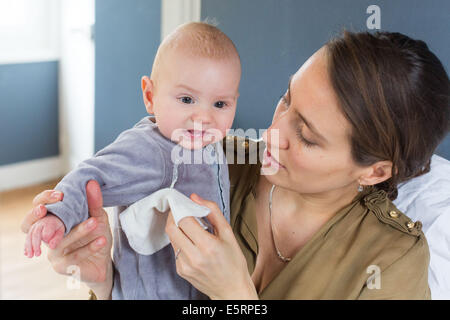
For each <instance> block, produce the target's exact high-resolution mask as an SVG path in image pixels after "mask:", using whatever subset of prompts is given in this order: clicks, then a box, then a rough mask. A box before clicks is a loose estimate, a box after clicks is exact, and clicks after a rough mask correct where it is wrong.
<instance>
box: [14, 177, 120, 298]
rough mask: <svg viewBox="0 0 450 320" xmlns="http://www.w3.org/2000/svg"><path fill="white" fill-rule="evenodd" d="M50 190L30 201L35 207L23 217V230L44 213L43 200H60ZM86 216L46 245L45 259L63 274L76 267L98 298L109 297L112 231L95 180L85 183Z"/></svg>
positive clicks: (111, 275)
mask: <svg viewBox="0 0 450 320" xmlns="http://www.w3.org/2000/svg"><path fill="white" fill-rule="evenodd" d="M52 193H53V190H47V191H44V192H42V193H40V194H39V195H38V196H36V198H35V199H34V201H33V205H35V208H34V209H33V210H31V211H30V212H29V213H28V214H27V215H26V217H25V218H24V220H23V223H22V226H21V229H22V231H23V232H25V233H27V232H28V230H29V228H30V227H31V225H32V224H33V223H34V222H36V221H37V220H38V219H40V218H42V217H44V216H45V215H46V214H47V210H46V208H45V206H44V204H49V203H55V202H57V201H61V199H62V197H63V195H62V194H60V195H59V197H52ZM86 195H87V202H88V207H89V215H90V218H89V219H88V220H86V221H84V222H82V223H80V224H79V225H77V226H76V227H75V228H73V229H72V230H71V231H70V233H69V234H67V235H66V236H65V237H64V238H63V239H62V241H61V243H60V244H59V245H58V246H57V247H56V248H55V249H50V250H49V254H48V259H49V261H50V263H51V264H52V267H53V269H54V270H55V271H56V272H58V273H60V274H65V275H70V273H68V272H67V270H68V267H69V266H73V265H76V266H78V267H79V268H80V280H81V281H83V282H85V283H86V284H87V285H88V286H89V287H90V288H91V289H92V290H93V291H94V292H95V294H96V296H97V298H98V299H111V290H112V284H113V266H112V259H111V247H112V235H111V229H110V226H109V221H108V215H107V214H106V212H105V210H104V209H103V199H102V194H101V190H100V186H99V185H98V183H97V182H96V181H89V183H88V184H87V185H86Z"/></svg>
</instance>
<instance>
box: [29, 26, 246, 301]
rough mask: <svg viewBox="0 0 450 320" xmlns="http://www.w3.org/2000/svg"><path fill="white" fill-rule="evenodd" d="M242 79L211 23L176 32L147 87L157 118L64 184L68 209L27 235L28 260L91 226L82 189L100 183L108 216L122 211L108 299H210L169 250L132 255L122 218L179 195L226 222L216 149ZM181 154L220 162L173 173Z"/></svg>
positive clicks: (233, 54) (225, 187)
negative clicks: (162, 193) (169, 192)
mask: <svg viewBox="0 0 450 320" xmlns="http://www.w3.org/2000/svg"><path fill="white" fill-rule="evenodd" d="M240 77H241V64H240V58H239V55H238V52H237V50H236V48H235V46H234V44H233V42H232V41H231V40H230V39H229V38H228V37H227V36H226V35H225V34H224V33H223V32H221V31H220V30H219V29H218V28H216V27H214V26H211V25H209V24H206V23H188V24H185V25H182V26H180V27H178V28H177V29H176V30H175V31H174V32H173V33H171V34H170V35H169V36H168V37H167V38H166V39H164V41H163V42H162V43H161V45H160V47H159V48H158V51H157V54H156V57H155V60H154V63H153V68H152V73H151V76H150V78H149V77H147V76H144V77H143V78H142V94H143V99H144V104H145V107H146V109H147V112H148V113H149V114H153V115H154V116H151V117H145V118H143V119H142V120H141V121H139V122H138V123H137V124H136V125H135V126H134V127H133V128H131V129H129V130H126V131H124V132H122V133H121V134H120V135H119V137H118V138H117V139H116V140H115V141H114V142H113V143H112V144H110V145H108V146H107V147H105V148H104V149H102V150H100V151H99V152H98V153H97V154H96V155H95V156H94V157H93V158H91V159H88V160H86V161H84V162H82V163H81V164H80V165H79V166H78V167H77V168H76V169H75V170H73V171H72V172H70V173H69V174H68V175H66V176H65V177H64V179H62V180H61V182H60V183H59V184H58V185H57V186H56V188H55V189H56V190H60V191H62V192H63V193H64V199H63V201H61V202H58V203H54V204H51V205H47V206H46V207H47V210H48V212H49V213H51V214H48V215H47V216H46V217H44V218H42V219H41V220H39V221H37V222H36V223H35V224H34V225H33V226H32V227H31V228H30V231H29V233H28V235H27V240H26V243H25V254H26V255H27V256H28V257H30V258H31V257H33V255H36V256H39V255H40V244H41V241H44V242H46V243H48V244H49V246H50V248H55V247H56V246H57V245H58V243H59V242H60V241H61V239H62V238H63V236H64V235H66V234H67V233H68V232H69V231H70V230H71V229H72V228H73V227H74V226H76V225H77V224H79V223H80V222H82V221H84V220H87V219H88V207H87V202H86V191H85V186H86V183H87V182H88V181H89V180H96V181H97V182H98V183H99V184H100V187H101V189H102V194H103V201H104V206H105V207H110V206H115V207H116V208H115V214H114V220H115V221H114V225H115V228H114V258H113V260H114V287H113V291H112V298H113V299H204V298H206V297H205V296H204V295H203V294H202V293H200V292H199V291H197V290H196V289H195V288H194V287H193V286H192V285H190V283H189V282H187V281H185V280H184V279H182V278H181V277H179V276H178V275H177V272H176V265H175V258H174V254H173V250H172V248H171V246H166V247H164V248H163V249H161V250H159V251H157V252H155V253H154V254H151V255H140V254H138V253H137V252H135V251H134V250H133V249H132V248H131V247H130V244H129V242H128V239H127V237H126V235H125V233H124V232H123V230H122V228H121V225H120V219H118V215H119V214H120V213H121V212H122V211H124V210H125V209H126V208H127V207H128V206H130V205H131V204H133V203H135V202H137V201H138V200H140V199H143V198H145V197H147V196H148V195H150V194H152V193H154V192H156V191H158V190H159V189H163V188H167V187H169V186H174V188H175V189H176V190H177V191H179V192H181V193H182V194H184V195H185V196H187V197H189V196H190V195H191V194H192V193H196V194H198V195H200V196H201V197H203V198H204V199H207V200H210V201H215V202H216V203H217V204H218V205H219V207H220V208H221V209H222V212H223V213H224V216H225V217H226V218H227V219H228V221H229V215H230V211H229V210H230V208H229V178H228V168H227V164H226V160H225V159H224V155H223V152H222V153H221V154H220V153H219V148H221V146H220V141H221V140H222V139H223V137H224V136H225V135H226V133H227V131H228V129H229V128H230V127H231V125H232V122H233V119H234V115H235V111H236V103H237V99H238V95H239V93H238V88H239V81H240ZM180 146H181V147H182V148H181V147H180ZM176 147H178V148H179V149H182V150H183V152H187V153H188V156H193V157H194V158H195V157H196V156H200V157H202V156H203V157H205V156H209V157H211V154H212V155H218V154H220V157H222V158H223V159H219V158H220V157H219V156H217V157H216V159H219V160H220V161H213V162H211V161H207V163H205V161H202V162H201V163H194V164H189V163H183V162H182V163H175V162H174V161H172V159H173V150H174V148H176ZM183 158H184V159H185V157H183ZM191 158H192V157H191Z"/></svg>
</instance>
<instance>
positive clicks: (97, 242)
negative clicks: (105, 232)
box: [95, 238, 103, 246]
mask: <svg viewBox="0 0 450 320" xmlns="http://www.w3.org/2000/svg"><path fill="white" fill-rule="evenodd" d="M102 244H103V238H100V239H97V240H95V245H97V246H101V245H102Z"/></svg>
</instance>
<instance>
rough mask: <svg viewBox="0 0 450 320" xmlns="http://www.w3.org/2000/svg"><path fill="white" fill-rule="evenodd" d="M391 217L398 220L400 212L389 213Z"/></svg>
mask: <svg viewBox="0 0 450 320" xmlns="http://www.w3.org/2000/svg"><path fill="white" fill-rule="evenodd" d="M389 215H390V216H391V218H398V212H397V211H394V210H392V211H389Z"/></svg>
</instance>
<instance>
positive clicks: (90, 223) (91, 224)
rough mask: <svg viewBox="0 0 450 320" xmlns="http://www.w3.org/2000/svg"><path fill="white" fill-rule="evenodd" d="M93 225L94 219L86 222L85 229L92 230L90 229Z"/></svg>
mask: <svg viewBox="0 0 450 320" xmlns="http://www.w3.org/2000/svg"><path fill="white" fill-rule="evenodd" d="M94 225H95V220H94V219H90V220H88V222H87V223H86V227H87V228H88V229H92V227H93V226H94Z"/></svg>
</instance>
